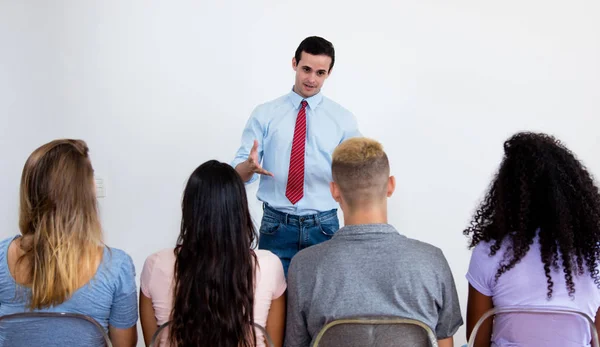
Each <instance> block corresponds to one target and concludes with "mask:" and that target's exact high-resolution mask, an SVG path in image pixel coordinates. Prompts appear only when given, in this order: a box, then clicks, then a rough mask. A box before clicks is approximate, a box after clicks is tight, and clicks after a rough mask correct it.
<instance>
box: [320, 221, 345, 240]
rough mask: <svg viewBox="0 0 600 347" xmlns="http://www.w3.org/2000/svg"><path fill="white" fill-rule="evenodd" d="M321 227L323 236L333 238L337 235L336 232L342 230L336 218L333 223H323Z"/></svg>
mask: <svg viewBox="0 0 600 347" xmlns="http://www.w3.org/2000/svg"><path fill="white" fill-rule="evenodd" d="M319 227H320V228H321V232H322V233H323V235H326V236H329V237H332V236H333V235H334V234H335V232H336V231H338V229H339V228H340V224H339V223H338V222H337V218H335V220H334V221H332V222H326V223H323V222H321V224H320V225H319Z"/></svg>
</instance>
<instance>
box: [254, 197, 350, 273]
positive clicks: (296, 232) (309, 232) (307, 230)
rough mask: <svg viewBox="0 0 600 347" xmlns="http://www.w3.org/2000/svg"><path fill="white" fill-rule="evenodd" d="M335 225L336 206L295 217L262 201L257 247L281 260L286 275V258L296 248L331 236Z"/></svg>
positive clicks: (288, 262) (288, 258)
mask: <svg viewBox="0 0 600 347" xmlns="http://www.w3.org/2000/svg"><path fill="white" fill-rule="evenodd" d="M339 228H340V222H339V220H338V216H337V209H334V210H331V211H326V212H320V213H318V214H311V215H306V216H295V215H292V214H287V213H283V212H279V211H277V210H275V209H273V208H271V207H269V206H268V205H266V204H265V205H264V214H263V218H262V222H261V223H260V238H259V241H258V248H259V249H266V250H269V251H271V252H273V253H275V255H277V256H278V257H279V259H281V263H282V264H283V271H284V272H285V276H286V278H287V271H288V267H289V266H290V261H291V260H292V257H293V256H294V255H296V253H298V251H300V250H302V249H304V248H306V247H310V246H312V245H316V244H318V243H321V242H323V241H327V240H329V239H331V237H332V236H333V234H335V232H336V231H337V230H338V229H339Z"/></svg>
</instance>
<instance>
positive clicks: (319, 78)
mask: <svg viewBox="0 0 600 347" xmlns="http://www.w3.org/2000/svg"><path fill="white" fill-rule="evenodd" d="M330 65H331V58H330V57H328V56H326V55H312V54H308V53H306V52H302V55H301V56H300V61H296V58H293V59H292V67H293V68H294V71H296V82H295V83H294V91H295V92H296V93H297V94H299V95H301V96H302V97H304V98H310V97H311V96H313V95H315V94H317V93H319V92H320V91H321V87H322V86H323V83H324V82H325V80H326V79H327V77H329V66H330Z"/></svg>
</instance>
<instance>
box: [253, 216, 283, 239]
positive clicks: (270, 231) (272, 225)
mask: <svg viewBox="0 0 600 347" xmlns="http://www.w3.org/2000/svg"><path fill="white" fill-rule="evenodd" d="M281 226H282V224H281V222H280V221H278V220H276V219H273V218H267V217H263V220H262V222H261V223H260V229H259V231H260V233H261V234H263V235H275V234H276V233H277V231H279V229H280V228H281Z"/></svg>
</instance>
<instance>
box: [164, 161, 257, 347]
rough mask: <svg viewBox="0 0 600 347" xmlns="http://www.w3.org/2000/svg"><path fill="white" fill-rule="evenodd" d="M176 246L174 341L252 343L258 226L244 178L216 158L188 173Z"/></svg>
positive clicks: (228, 346) (232, 346) (234, 346)
mask: <svg viewBox="0 0 600 347" xmlns="http://www.w3.org/2000/svg"><path fill="white" fill-rule="evenodd" d="M181 210H182V219H181V232H180V234H179V238H178V240H177V246H176V247H175V256H176V262H175V287H174V293H173V295H174V300H173V311H172V313H171V315H172V317H171V319H172V325H171V329H170V339H171V344H172V345H175V346H178V347H188V346H190V347H191V346H194V347H196V346H219V347H240V346H241V347H249V346H254V345H255V341H256V336H255V333H254V327H253V324H254V318H253V317H254V310H253V307H254V267H255V265H256V264H257V262H256V255H255V254H254V252H253V251H252V249H251V247H252V246H253V245H254V241H255V230H254V226H253V224H252V219H251V217H250V212H249V210H248V201H247V199H246V189H245V187H244V182H243V181H242V179H241V178H240V176H239V175H238V174H237V172H236V171H235V170H234V169H233V168H232V167H231V166H229V165H227V164H223V163H220V162H218V161H215V160H211V161H208V162H206V163H204V164H202V165H200V166H199V167H198V168H197V169H196V170H195V171H194V172H193V173H192V175H191V176H190V178H189V180H188V183H187V185H186V187H185V191H184V193H183V201H182V204H181Z"/></svg>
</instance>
